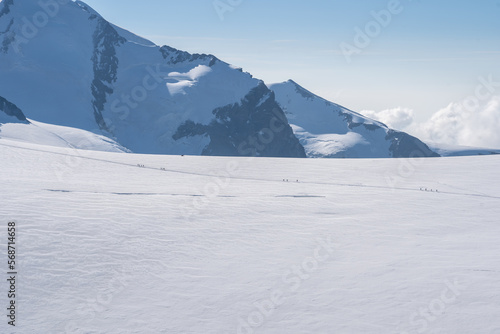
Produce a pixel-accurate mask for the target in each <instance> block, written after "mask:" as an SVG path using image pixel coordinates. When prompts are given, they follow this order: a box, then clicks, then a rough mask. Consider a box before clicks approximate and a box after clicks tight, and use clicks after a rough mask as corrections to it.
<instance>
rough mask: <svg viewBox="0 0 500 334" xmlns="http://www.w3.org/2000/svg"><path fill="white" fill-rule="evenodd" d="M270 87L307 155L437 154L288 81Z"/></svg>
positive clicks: (390, 155) (396, 156)
mask: <svg viewBox="0 0 500 334" xmlns="http://www.w3.org/2000/svg"><path fill="white" fill-rule="evenodd" d="M270 89H271V90H273V91H274V92H275V94H276V100H277V101H278V103H279V105H280V106H281V108H282V109H283V110H284V111H285V115H286V116H287V118H288V121H289V123H290V124H291V126H292V128H293V131H294V133H295V135H296V136H297V138H299V140H300V142H301V144H302V145H303V146H304V148H305V150H306V154H307V156H308V157H313V158H324V157H326V158H389V157H394V158H402V157H437V156H439V155H438V154H437V153H435V152H434V151H432V150H431V149H430V148H429V147H428V146H427V145H426V144H424V143H423V142H422V141H420V140H419V139H417V138H415V137H412V136H410V135H408V134H407V133H404V132H400V131H395V130H392V129H389V128H388V127H387V126H386V125H384V124H382V123H380V122H377V121H374V120H372V119H369V118H367V117H365V116H363V115H360V114H358V113H356V112H354V111H351V110H349V109H346V108H344V107H342V106H339V105H337V104H335V103H332V102H330V101H327V100H325V99H323V98H321V97H319V96H317V95H314V94H313V93H311V92H309V91H308V90H306V89H304V88H303V87H301V86H299V85H298V84H297V83H295V82H294V81H292V80H289V81H287V82H284V83H280V84H273V85H270Z"/></svg>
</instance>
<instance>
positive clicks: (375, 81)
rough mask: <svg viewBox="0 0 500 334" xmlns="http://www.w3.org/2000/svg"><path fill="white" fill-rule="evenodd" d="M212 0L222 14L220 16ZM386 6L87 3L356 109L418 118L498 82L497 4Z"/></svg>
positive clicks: (294, 0)
mask: <svg viewBox="0 0 500 334" xmlns="http://www.w3.org/2000/svg"><path fill="white" fill-rule="evenodd" d="M216 1H219V2H218V3H219V4H221V3H226V7H225V8H226V9H228V10H227V11H225V12H224V13H222V12H221V11H220V12H219V13H218V12H217V10H216V9H215V7H214V4H215V3H216ZM392 1H395V3H396V4H397V3H398V2H399V5H397V6H396V5H394V7H391V5H390V4H391V1H389V0H385V1H379V0H356V1H345V0H344V1H339V0H329V1H305V0H300V1H299V0H215V1H214V0H143V1H137V0H120V1H118V0H87V1H85V2H86V3H88V4H89V5H90V6H92V7H93V8H94V9H96V10H97V11H98V12H100V13H101V14H102V15H103V16H104V17H105V18H106V19H108V20H109V21H111V22H113V23H115V24H117V25H119V26H121V27H123V28H126V29H128V30H131V31H132V32H135V33H137V34H139V35H141V36H143V37H147V38H148V39H151V40H152V41H153V42H155V43H157V44H161V45H163V44H167V45H170V46H173V47H176V48H179V49H183V50H186V51H190V52H203V53H212V54H215V55H216V56H218V57H219V58H221V59H222V60H224V61H227V62H229V63H232V64H235V65H238V66H240V67H243V69H244V70H245V71H248V72H250V73H252V74H253V75H254V76H256V77H258V78H260V79H263V80H265V81H266V82H268V83H273V82H281V81H285V80H287V79H290V78H291V79H293V80H295V81H296V82H298V83H299V84H301V85H302V86H304V87H305V88H307V89H309V90H311V91H312V92H314V93H316V94H318V95H321V96H323V97H325V98H327V99H329V100H332V101H334V102H336V103H339V104H342V105H344V106H346V107H348V108H350V109H353V110H356V111H361V110H374V111H381V110H385V109H390V108H395V107H404V108H410V109H411V110H413V111H414V113H415V119H416V120H418V121H425V120H426V119H428V118H429V117H430V116H431V115H432V114H434V113H435V112H436V111H438V110H440V109H442V108H444V107H446V106H447V105H449V104H450V103H451V102H460V101H461V100H463V99H465V98H466V97H467V96H469V95H471V94H474V90H475V88H476V87H477V85H478V77H480V76H483V77H487V76H488V75H493V76H494V77H495V78H498V79H497V81H500V66H499V65H500V62H499V61H500V0H475V1H473V0H454V1H451V0H435V1H431V0H400V1H397V0H392ZM391 8H392V9H395V8H397V10H394V13H391V14H390V15H391V18H390V19H389V20H386V22H387V24H385V23H384V26H383V25H381V24H380V23H374V22H376V21H375V18H374V16H373V14H372V12H373V11H375V12H377V13H380V12H381V11H388V10H389V9H391ZM221 13H222V14H221ZM385 13H387V12H385ZM389 13H390V12H389ZM221 17H223V20H221ZM367 24H368V26H369V27H371V28H372V29H373V30H371V35H372V37H368V38H369V41H370V43H369V45H368V46H365V45H363V47H362V48H358V49H359V51H360V53H359V54H353V55H352V57H351V61H350V62H348V61H347V59H346V57H345V56H344V55H343V53H342V52H341V45H346V44H349V45H351V46H354V47H356V44H355V41H354V39H355V36H356V28H359V29H360V30H361V31H365V28H366V27H367ZM370 24H371V25H370ZM377 24H378V29H377V27H376V25H377ZM342 43H345V44H342ZM358 45H359V44H358ZM497 95H498V94H497Z"/></svg>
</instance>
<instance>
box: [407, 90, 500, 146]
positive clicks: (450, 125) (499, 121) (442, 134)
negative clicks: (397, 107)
mask: <svg viewBox="0 0 500 334" xmlns="http://www.w3.org/2000/svg"><path fill="white" fill-rule="evenodd" d="M405 131H408V132H410V133H411V134H413V135H415V136H417V137H419V138H420V139H422V140H424V141H425V140H427V141H431V142H435V143H442V144H450V145H462V146H474V147H485V148H500V96H493V97H492V98H491V99H490V100H489V101H487V102H486V103H484V104H483V105H481V106H477V107H476V108H474V109H471V108H470V107H466V106H464V104H462V103H452V104H450V105H448V106H447V107H446V108H444V109H441V110H440V111H438V112H437V113H435V114H434V115H433V116H432V117H431V118H430V119H429V120H428V121H427V122H425V123H422V124H413V125H411V126H410V127H408V128H407V129H405Z"/></svg>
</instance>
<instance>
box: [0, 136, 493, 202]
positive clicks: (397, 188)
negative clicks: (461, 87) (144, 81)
mask: <svg viewBox="0 0 500 334" xmlns="http://www.w3.org/2000/svg"><path fill="white" fill-rule="evenodd" d="M0 145H2V146H5V147H13V148H18V149H22V150H28V151H35V152H43V153H49V154H56V155H61V156H66V157H73V158H80V159H86V160H91V161H98V162H104V163H109V164H115V165H120V166H127V167H133V168H140V169H148V170H154V171H159V172H170V173H177V174H184V175H196V176H203V177H210V178H214V177H215V178H217V177H221V176H220V175H211V174H206V173H194V172H185V171H180V170H174V169H166V168H162V167H160V168H156V167H147V166H144V165H134V164H129V163H124V162H116V161H112V160H106V159H99V158H91V157H85V156H79V155H73V154H68V153H59V152H52V151H46V150H38V149H34V148H27V147H19V146H15V145H9V144H5V143H0ZM226 178H228V179H232V180H243V181H260V182H274V183H283V181H282V180H269V179H259V178H245V177H236V176H228V177H226ZM289 183H290V184H296V183H295V182H289ZM299 184H315V185H332V186H340V187H354V188H371V189H386V190H401V191H414V192H416V191H418V192H422V190H420V189H416V188H403V187H390V186H375V185H365V184H349V183H333V182H300V183H299ZM62 192H64V191H62ZM433 194H446V195H455V196H468V197H482V198H491V199H500V196H492V195H486V194H481V193H475V194H474V193H456V192H449V191H439V192H433ZM202 196H203V195H202Z"/></svg>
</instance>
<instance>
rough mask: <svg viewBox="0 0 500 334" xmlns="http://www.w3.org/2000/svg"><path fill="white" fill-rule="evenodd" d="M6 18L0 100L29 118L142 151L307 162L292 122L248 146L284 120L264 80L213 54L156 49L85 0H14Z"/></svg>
mask: <svg viewBox="0 0 500 334" xmlns="http://www.w3.org/2000/svg"><path fill="white" fill-rule="evenodd" d="M48 3H49V4H51V5H50V6H49V5H47V4H48ZM0 13H1V14H0V94H2V96H4V97H5V98H6V99H8V100H9V101H12V102H13V103H15V104H17V105H18V106H19V107H20V109H21V110H23V112H24V113H25V115H26V117H28V118H30V119H34V120H36V121H39V122H44V123H48V124H54V125H61V126H69V127H73V128H79V129H83V130H87V131H91V132H94V133H101V134H103V135H106V136H108V137H111V138H113V139H115V140H116V141H117V142H118V143H120V144H121V145H123V146H125V147H127V148H128V149H130V150H132V151H134V152H138V153H168V154H193V155H199V154H205V155H246V154H244V152H249V151H252V152H253V151H256V152H253V153H254V154H255V155H261V156H286V157H304V156H305V153H304V149H303V147H302V146H301V145H300V144H299V142H298V140H297V138H295V136H294V135H293V132H292V129H291V128H290V127H289V125H288V124H283V125H284V128H283V129H282V131H280V132H276V133H274V134H273V140H272V141H271V142H269V143H266V145H265V147H262V145H261V142H262V140H260V141H259V142H257V144H255V145H253V146H252V147H250V148H249V147H247V146H248V142H249V141H250V142H251V141H253V140H252V139H251V138H253V137H256V136H259V134H260V132H262V131H263V130H266V129H268V128H269V126H270V123H271V122H273V121H274V119H275V118H276V117H278V119H279V118H280V116H283V113H282V111H281V109H280V108H279V106H278V105H277V104H276V102H275V101H274V96H273V95H272V94H271V93H270V91H269V90H268V89H267V87H266V86H265V85H264V84H263V83H262V82H261V81H260V80H257V79H255V78H253V77H252V76H251V75H250V74H248V73H243V72H242V71H241V70H238V69H236V68H234V67H232V66H230V65H229V64H226V63H224V62H222V61H220V60H219V59H217V58H216V57H214V56H212V55H200V54H189V53H187V52H182V51H179V50H176V49H174V48H171V47H168V46H163V47H159V46H156V45H154V44H153V43H152V42H150V41H147V40H145V39H143V38H141V37H138V36H135V35H134V34H132V33H131V32H129V31H126V30H124V29H122V28H119V27H116V26H114V25H112V24H111V23H109V22H108V21H106V20H105V19H104V18H103V17H101V16H100V15H99V14H98V13H96V12H95V11H94V10H93V9H92V8H90V7H89V6H87V5H86V4H84V3H83V2H81V1H76V2H73V1H63V2H56V1H52V2H50V1H49V2H39V1H37V0H23V1H20V0H9V1H3V2H2V3H0ZM40 17H45V18H46V20H44V21H43V22H42V21H37V20H38V19H39V18H40ZM283 119H286V118H284V117H283ZM255 147H259V149H257V150H255Z"/></svg>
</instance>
